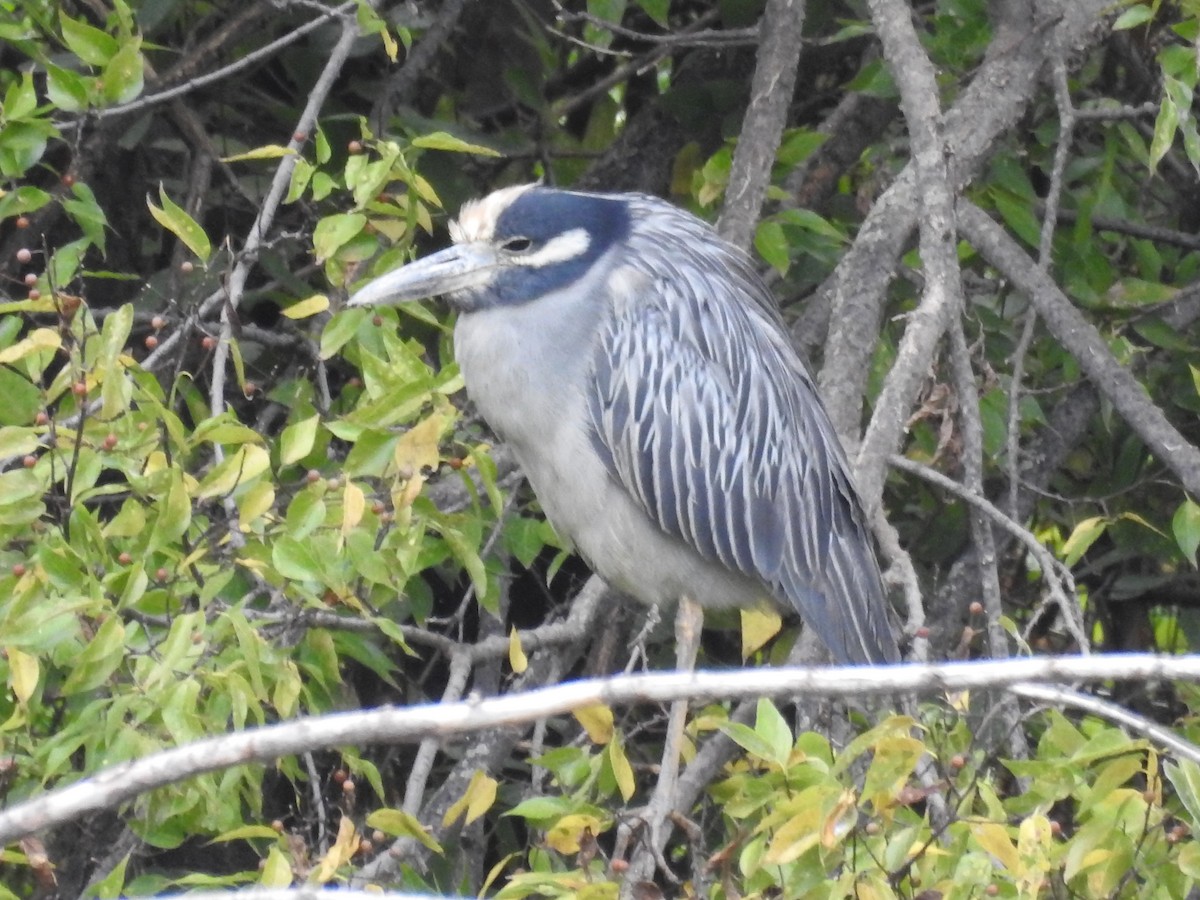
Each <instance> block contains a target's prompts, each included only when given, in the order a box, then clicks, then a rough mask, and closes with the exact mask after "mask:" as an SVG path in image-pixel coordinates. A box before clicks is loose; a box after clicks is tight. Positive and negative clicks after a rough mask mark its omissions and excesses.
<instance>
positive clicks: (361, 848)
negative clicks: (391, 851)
mask: <svg viewBox="0 0 1200 900" xmlns="http://www.w3.org/2000/svg"><path fill="white" fill-rule="evenodd" d="M374 849H375V845H374V844H373V843H371V842H370V841H369V840H367V839H366V838H363V839H362V840H361V841H359V842H358V852H359V853H361V854H363V856H366V855H367V854H368V853H370V852H371V851H372V850H374Z"/></svg>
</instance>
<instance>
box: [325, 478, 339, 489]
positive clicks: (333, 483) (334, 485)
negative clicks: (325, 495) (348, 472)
mask: <svg viewBox="0 0 1200 900" xmlns="http://www.w3.org/2000/svg"><path fill="white" fill-rule="evenodd" d="M341 486H342V480H341V479H340V478H330V479H328V480H327V481H326V482H325V487H327V488H329V490H331V491H336V490H337V489H338V488H340V487H341Z"/></svg>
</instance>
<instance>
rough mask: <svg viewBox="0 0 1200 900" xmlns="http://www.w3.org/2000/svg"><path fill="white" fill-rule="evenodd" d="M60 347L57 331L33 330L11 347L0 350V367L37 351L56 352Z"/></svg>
mask: <svg viewBox="0 0 1200 900" xmlns="http://www.w3.org/2000/svg"><path fill="white" fill-rule="evenodd" d="M61 346H62V338H61V337H59V334H58V332H57V331H53V330H51V329H49V328H35V329H34V330H33V331H32V332H30V334H29V336H28V337H25V338H22V339H21V340H19V341H17V342H16V343H15V344H13V345H12V346H11V347H5V348H4V349H3V350H0V365H6V364H8V363H14V362H16V361H17V360H19V359H24V358H25V357H26V356H29V354H31V353H36V352H38V351H39V350H57V349H58V348H59V347H61Z"/></svg>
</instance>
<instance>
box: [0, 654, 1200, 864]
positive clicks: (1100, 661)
mask: <svg viewBox="0 0 1200 900" xmlns="http://www.w3.org/2000/svg"><path fill="white" fill-rule="evenodd" d="M769 676H770V677H765V676H764V672H763V670H761V669H751V670H742V671H723V672H704V671H699V672H688V673H678V672H664V673H657V674H652V675H618V676H615V677H612V678H599V679H587V680H583V681H575V682H569V683H567V684H562V685H557V686H555V687H549V688H543V689H541V690H536V691H529V692H528V693H522V694H511V695H508V696H504V697H492V698H488V699H471V698H469V699H467V700H466V701H463V702H460V703H438V704H426V705H422V706H413V707H407V708H400V709H396V708H382V709H373V710H366V711H359V712H347V713H336V714H332V715H327V716H317V717H312V718H307V719H300V720H298V721H294V722H287V723H283V724H279V725H272V726H267V727H265V728H255V729H248V730H246V731H241V732H237V733H234V734H228V735H223V736H221V737H216V738H209V739H207V740H203V741H197V742H195V743H192V744H188V745H186V746H183V747H177V748H175V749H172V750H166V751H164V752H162V753H155V754H153V755H151V756H148V757H145V758H143V759H140V760H135V761H133V762H128V763H123V764H121V765H117V766H112V767H110V768H107V769H104V770H103V771H101V772H98V773H97V774H95V775H93V776H91V777H89V778H85V779H84V780H82V781H80V782H77V783H76V784H73V785H70V786H68V787H64V788H60V789H58V790H54V791H51V792H49V793H48V794H45V795H43V796H41V797H37V798H35V799H33V800H28V801H26V802H24V803H21V804H18V805H16V806H13V807H11V808H9V809H7V810H5V811H3V812H0V844H10V843H12V842H13V841H15V840H17V839H18V838H20V837H22V836H24V835H28V834H32V833H34V832H37V831H40V830H42V829H43V828H49V827H52V826H55V825H60V824H62V823H64V822H68V821H71V820H73V819H75V818H77V817H78V816H81V815H83V814H84V813H87V812H91V811H94V810H99V809H107V808H110V807H114V806H117V805H119V804H121V803H124V802H126V801H128V800H131V799H133V798H134V797H137V796H140V795H141V794H143V793H146V792H147V791H151V790H154V789H156V788H161V787H165V786H167V785H169V784H174V783H176V782H178V781H181V780H183V779H185V778H188V777H191V776H193V775H201V774H203V773H205V772H214V771H217V770H219V769H224V768H228V767H229V766H237V765H245V764H247V763H251V762H262V763H266V762H270V761H272V760H274V759H276V758H277V757H280V756H291V755H294V754H297V753H305V752H308V751H310V750H316V749H321V748H332V747H337V746H341V745H353V746H362V745H364V744H398V743H411V742H413V741H418V740H421V739H422V738H426V737H432V736H435V735H436V736H441V737H444V738H449V737H453V736H457V735H462V734H467V733H470V732H474V731H479V730H481V729H488V728H500V727H504V726H517V725H528V724H530V723H532V722H535V721H537V720H538V719H543V718H546V717H547V716H555V715H562V714H565V713H569V712H571V711H572V710H576V709H580V708H582V707H585V706H594V705H597V704H607V705H610V706H616V705H625V704H630V703H666V702H670V701H673V700H680V699H683V698H689V699H692V700H701V701H716V700H741V699H746V698H751V697H784V696H794V697H814V698H822V699H843V698H845V699H850V698H859V699H861V698H863V697H891V696H896V695H900V694H908V693H944V692H946V691H956V690H966V689H985V688H1007V687H1011V686H1012V685H1017V684H1025V683H1028V682H1037V683H1054V682H1108V681H1149V680H1177V681H1189V682H1200V656H1155V655H1152V654H1119V655H1107V656H1084V657H1071V656H1066V657H1040V658H1036V659H1009V660H1000V661H993V660H987V661H980V662H966V663H944V664H940V665H900V666H848V667H846V666H841V667H829V668H797V667H780V668H772V669H770V670H769Z"/></svg>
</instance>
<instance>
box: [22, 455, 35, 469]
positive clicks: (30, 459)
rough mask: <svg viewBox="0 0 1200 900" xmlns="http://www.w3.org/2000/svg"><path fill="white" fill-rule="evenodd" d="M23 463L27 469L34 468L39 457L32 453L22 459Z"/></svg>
mask: <svg viewBox="0 0 1200 900" xmlns="http://www.w3.org/2000/svg"><path fill="white" fill-rule="evenodd" d="M21 464H22V465H23V466H25V468H27V469H32V468H33V467H34V466H36V465H37V457H36V456H34V455H33V454H32V453H30V454H29V455H28V456H26V457H25V458H24V459H23V460H21Z"/></svg>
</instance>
